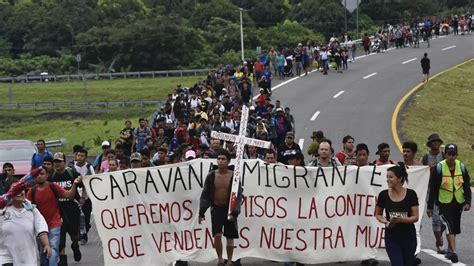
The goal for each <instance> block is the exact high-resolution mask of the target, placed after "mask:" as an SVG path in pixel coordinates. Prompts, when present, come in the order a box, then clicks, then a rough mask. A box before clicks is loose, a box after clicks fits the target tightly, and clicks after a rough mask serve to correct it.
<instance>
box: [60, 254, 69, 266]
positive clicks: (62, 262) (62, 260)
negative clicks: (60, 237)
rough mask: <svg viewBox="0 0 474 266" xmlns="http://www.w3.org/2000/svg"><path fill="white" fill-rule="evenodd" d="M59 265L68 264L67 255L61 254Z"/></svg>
mask: <svg viewBox="0 0 474 266" xmlns="http://www.w3.org/2000/svg"><path fill="white" fill-rule="evenodd" d="M58 266H67V255H59V262H58Z"/></svg>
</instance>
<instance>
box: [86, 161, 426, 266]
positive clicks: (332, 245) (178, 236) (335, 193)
mask: <svg viewBox="0 0 474 266" xmlns="http://www.w3.org/2000/svg"><path fill="white" fill-rule="evenodd" d="M213 163H215V160H193V161H191V162H186V163H180V164H175V165H170V166H162V167H152V168H141V169H130V170H125V171H118V172H113V173H104V174H100V175H94V176H88V177H86V178H85V179H84V183H85V185H86V189H87V190H88V194H89V196H90V198H91V199H92V205H93V215H94V219H95V224H96V226H97V230H98V232H99V236H100V239H101V241H102V246H103V254H104V260H105V265H117V264H126V265H169V264H170V263H172V262H173V261H176V260H187V261H199V262H209V261H212V260H214V259H216V253H215V251H214V250H213V244H212V230H211V217H210V211H208V212H207V213H206V221H205V222H204V223H203V224H202V225H199V224H198V216H199V198H200V195H201V191H202V186H203V184H204V181H205V178H206V175H207V174H208V172H209V170H210V169H211V167H212V164H213ZM387 168H388V166H382V167H375V166H365V167H361V168H359V167H356V166H349V167H339V168H317V167H293V166H285V165H273V164H272V165H269V164H265V163H264V162H263V161H260V160H246V161H245V163H244V167H243V170H242V171H243V179H242V185H243V188H244V200H243V203H242V210H241V214H240V216H239V218H238V224H239V232H240V238H239V239H238V240H236V242H235V244H236V246H237V248H236V250H235V253H234V258H235V259H237V258H245V257H256V258H263V259H268V260H273V261H297V262H302V263H329V262H341V261H360V260H364V259H368V258H374V257H376V258H378V259H382V260H383V259H386V253H385V250H384V226H383V225H382V224H380V223H378V222H377V220H376V219H375V216H374V213H375V206H376V201H377V196H378V194H379V192H380V191H382V190H383V189H386V188H387V184H386V171H387ZM408 179H409V184H408V187H410V188H412V189H414V190H415V191H416V192H417V194H418V198H419V203H420V217H421V216H422V215H421V214H423V213H424V210H425V198H426V193H427V187H428V180H429V169H428V167H424V166H418V167H410V169H408ZM418 226H419V225H417V227H418ZM417 229H418V230H419V228H417ZM224 245H225V242H224ZM224 258H225V251H224Z"/></svg>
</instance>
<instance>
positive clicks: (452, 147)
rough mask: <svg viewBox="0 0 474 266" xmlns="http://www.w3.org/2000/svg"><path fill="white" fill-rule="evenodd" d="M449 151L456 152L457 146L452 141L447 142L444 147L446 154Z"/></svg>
mask: <svg viewBox="0 0 474 266" xmlns="http://www.w3.org/2000/svg"><path fill="white" fill-rule="evenodd" d="M450 152H454V153H456V154H458V146H456V144H453V143H450V144H447V145H446V146H445V147H444V153H445V154H448V153H450Z"/></svg>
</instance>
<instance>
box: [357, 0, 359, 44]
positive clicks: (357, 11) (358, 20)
mask: <svg viewBox="0 0 474 266" xmlns="http://www.w3.org/2000/svg"><path fill="white" fill-rule="evenodd" d="M357 1H359V0H357ZM356 33H357V38H359V2H357V8H356Z"/></svg>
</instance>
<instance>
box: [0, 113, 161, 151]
mask: <svg viewBox="0 0 474 266" xmlns="http://www.w3.org/2000/svg"><path fill="white" fill-rule="evenodd" d="M154 110H156V107H151V106H148V107H143V108H141V107H127V109H122V108H114V109H112V108H111V109H89V110H69V109H57V110H49V111H39V112H38V111H37V112H33V111H31V110H23V111H22V110H19V111H14V112H8V113H6V112H3V111H1V112H0V124H2V125H6V126H4V127H2V128H0V139H29V140H32V141H36V140H37V139H40V138H41V139H45V140H53V139H61V138H65V139H66V141H67V145H66V146H65V147H63V148H62V149H61V150H62V151H64V152H65V153H66V154H71V153H72V147H73V146H74V145H75V144H80V145H85V147H86V148H87V149H88V150H89V154H91V155H97V154H99V153H100V152H101V148H100V144H101V143H102V141H104V140H111V141H112V142H114V141H115V140H116V139H117V138H118V136H119V132H120V130H121V129H122V127H123V124H124V121H125V120H126V119H130V120H131V121H132V124H133V126H137V125H138V118H140V117H145V118H149V117H150V116H151V114H152V113H153V112H154Z"/></svg>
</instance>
